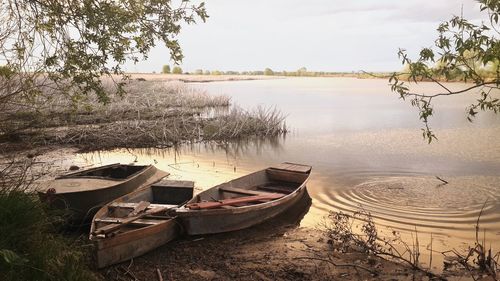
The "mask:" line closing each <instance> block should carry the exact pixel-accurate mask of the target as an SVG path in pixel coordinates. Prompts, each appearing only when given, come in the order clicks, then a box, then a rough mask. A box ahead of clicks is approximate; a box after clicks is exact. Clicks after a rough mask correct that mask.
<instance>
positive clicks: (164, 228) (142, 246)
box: [95, 219, 181, 268]
mask: <svg viewBox="0 0 500 281" xmlns="http://www.w3.org/2000/svg"><path fill="white" fill-rule="evenodd" d="M180 231H181V229H180V227H179V224H178V223H176V222H175V221H174V220H173V219H172V220H168V221H165V222H164V223H161V224H158V225H155V226H150V227H147V228H146V229H137V230H134V231H130V232H125V233H122V234H118V235H116V236H114V237H111V238H106V239H102V240H97V241H95V248H96V259H97V267H98V268H103V267H106V266H109V265H112V264H116V263H120V262H124V261H127V260H129V259H131V258H135V257H138V256H141V255H143V254H145V253H147V252H149V251H151V250H153V249H156V248H158V247H159V246H161V245H164V244H166V243H167V242H169V241H171V240H173V239H174V238H176V237H178V236H179V234H180Z"/></svg>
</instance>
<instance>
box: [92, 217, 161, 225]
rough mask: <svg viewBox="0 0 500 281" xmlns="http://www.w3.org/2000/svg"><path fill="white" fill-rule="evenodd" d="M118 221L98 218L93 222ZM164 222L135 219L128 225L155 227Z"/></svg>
mask: <svg viewBox="0 0 500 281" xmlns="http://www.w3.org/2000/svg"><path fill="white" fill-rule="evenodd" d="M119 221H120V219H119V218H100V219H95V222H102V223H118V222H119ZM164 221H165V220H154V219H137V220H134V221H133V222H131V223H130V225H135V226H150V225H156V224H159V223H162V222H164Z"/></svg>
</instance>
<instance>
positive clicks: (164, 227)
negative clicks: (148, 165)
mask: <svg viewBox="0 0 500 281" xmlns="http://www.w3.org/2000/svg"><path fill="white" fill-rule="evenodd" d="M193 189H194V182H191V181H171V180H164V181H161V182H158V183H156V184H153V185H148V186H145V187H143V188H140V189H138V190H135V191H133V192H131V193H129V194H126V195H124V196H122V197H120V198H117V199H115V200H113V201H112V202H109V203H108V204H106V205H104V206H103V207H102V208H101V209H99V211H98V212H97V213H96V214H95V216H94V218H93V220H92V224H91V227H90V235H89V239H90V240H91V241H93V242H94V246H95V256H96V260H97V266H98V268H103V267H106V266H109V265H112V264H116V263H120V262H123V261H126V260H129V259H131V258H134V257H138V256H141V255H143V254H145V253H147V252H149V251H151V250H153V249H155V248H157V247H159V246H161V245H164V244H166V243H167V242H169V241H171V240H173V239H175V238H176V237H178V236H179V235H180V234H181V231H182V228H181V226H180V225H179V223H178V222H176V221H175V218H174V217H170V216H168V215H167V214H166V211H164V212H162V213H158V214H156V215H155V216H153V217H151V218H149V221H150V222H151V221H154V223H153V224H146V225H141V223H144V222H140V223H139V225H135V226H131V224H133V223H131V224H129V225H122V226H121V227H120V228H119V229H118V230H115V231H114V232H113V233H112V235H110V236H108V235H104V237H103V236H102V234H101V235H99V234H98V233H99V228H100V227H103V226H106V225H107V224H108V223H110V222H109V221H107V219H112V220H114V219H118V220H119V219H122V220H123V219H126V218H127V217H129V215H130V212H131V211H132V210H133V209H134V208H136V207H137V205H138V204H140V202H143V203H145V202H148V203H150V204H151V205H150V206H149V207H151V208H157V207H158V206H171V207H172V208H174V207H178V206H179V204H180V202H185V201H186V200H188V199H190V198H192V196H193ZM127 204H132V205H134V204H135V205H134V206H135V207H130V206H128V205H127ZM161 204H163V205H161ZM166 204H168V205H166ZM153 205H155V206H153ZM136 221H137V222H139V219H138V220H136Z"/></svg>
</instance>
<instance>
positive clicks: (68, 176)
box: [55, 163, 153, 182]
mask: <svg viewBox="0 0 500 281" xmlns="http://www.w3.org/2000/svg"><path fill="white" fill-rule="evenodd" d="M114 166H134V167H143V169H141V170H139V171H137V172H135V173H133V174H130V175H128V176H127V177H126V178H121V179H115V178H109V177H100V176H83V175H82V176H79V175H78V174H81V173H83V172H89V171H95V170H100V169H107V168H111V167H114ZM151 166H153V165H128V164H121V163H113V164H109V165H104V166H99V167H94V168H90V169H86V170H83V171H77V172H73V173H68V174H65V175H62V176H58V177H56V178H55V180H63V179H99V180H109V181H113V182H115V181H116V182H120V181H127V180H130V179H131V178H133V177H134V176H136V175H138V174H141V173H143V172H145V171H147V170H148V168H149V167H151Z"/></svg>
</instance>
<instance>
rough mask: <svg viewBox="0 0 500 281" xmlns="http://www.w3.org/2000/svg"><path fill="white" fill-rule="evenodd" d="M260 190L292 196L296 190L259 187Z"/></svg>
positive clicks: (279, 187) (284, 187)
mask: <svg viewBox="0 0 500 281" xmlns="http://www.w3.org/2000/svg"><path fill="white" fill-rule="evenodd" d="M257 188H258V189H261V190H268V191H269V192H277V193H283V194H290V193H292V192H294V191H295V188H294V189H291V188H288V187H286V186H272V185H271V186H259V187H257Z"/></svg>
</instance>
